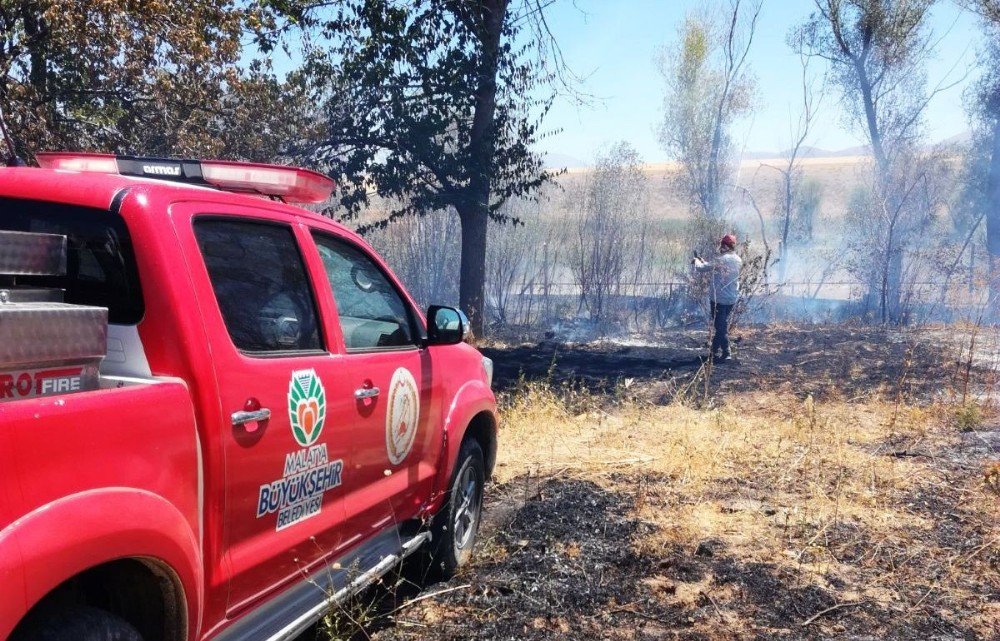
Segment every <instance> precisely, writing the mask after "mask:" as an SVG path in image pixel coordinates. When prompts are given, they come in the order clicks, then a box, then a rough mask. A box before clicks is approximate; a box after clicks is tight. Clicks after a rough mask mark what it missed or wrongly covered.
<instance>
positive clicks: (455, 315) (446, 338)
mask: <svg viewBox="0 0 1000 641" xmlns="http://www.w3.org/2000/svg"><path fill="white" fill-rule="evenodd" d="M468 337H469V319H468V318H466V316H465V314H463V313H462V312H461V310H458V309H455V308H454V307H444V306H442V305H431V306H430V308H429V309H428V310H427V344H428V345H455V344H456V343H461V342H462V341H464V340H465V339H466V338H468Z"/></svg>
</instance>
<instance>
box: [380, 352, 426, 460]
mask: <svg viewBox="0 0 1000 641" xmlns="http://www.w3.org/2000/svg"><path fill="white" fill-rule="evenodd" d="M387 410H388V411H387V412H386V417H385V449H386V452H387V453H388V454H389V461H390V462H391V463H392V464H393V465H399V464H400V463H402V462H403V459H405V458H406V457H407V456H408V455H409V453H410V450H412V449H413V441H414V440H416V437H417V421H418V420H419V419H420V397H419V396H418V395H417V381H415V380H414V379H413V374H411V373H410V372H409V370H407V369H404V368H402V367H400V368H399V369H397V370H396V372H395V373H394V374H393V375H392V382H390V383H389V405H388V408H387Z"/></svg>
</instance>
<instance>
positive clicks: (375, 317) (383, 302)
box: [313, 234, 415, 350]
mask: <svg viewBox="0 0 1000 641" xmlns="http://www.w3.org/2000/svg"><path fill="white" fill-rule="evenodd" d="M313 237H314V239H315V240H316V246H317V247H318V248H319V254H320V256H321V257H322V259H323V266H324V267H325V268H326V274H327V277H328V278H329V280H330V286H331V287H332V288H333V297H334V299H335V300H336V302H337V313H338V316H339V318H340V328H341V331H342V332H343V334H344V344H345V347H346V348H347V349H348V350H369V349H378V348H393V347H396V348H398V347H408V346H412V345H414V344H415V341H414V338H413V337H414V333H413V325H412V321H411V317H410V313H409V311H408V308H407V305H406V303H404V302H403V298H402V297H401V296H400V295H399V292H397V291H396V288H395V287H393V285H392V283H391V282H390V281H389V279H388V278H386V276H385V274H383V273H382V270H380V269H379V268H378V266H376V265H375V263H374V262H372V260H371V259H370V258H368V256H366V255H365V254H364V252H362V251H361V250H360V249H357V248H356V247H353V246H351V245H349V244H347V243H345V242H343V241H339V240H335V239H333V238H330V237H328V236H323V235H319V234H314V236H313Z"/></svg>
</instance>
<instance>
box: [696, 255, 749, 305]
mask: <svg viewBox="0 0 1000 641" xmlns="http://www.w3.org/2000/svg"><path fill="white" fill-rule="evenodd" d="M694 268H695V269H697V270H698V271H700V272H708V271H710V272H712V283H711V285H710V287H711V289H710V290H709V296H710V297H711V299H712V302H714V303H718V304H719V305H735V304H736V301H737V300H739V297H740V269H742V268H743V261H742V260H741V259H740V257H739V256H737V255H736V252H726V253H725V254H722V255H721V256H719V257H718V258H716V259H715V260H713V261H711V262H706V261H703V260H702V259H700V258H695V259H694Z"/></svg>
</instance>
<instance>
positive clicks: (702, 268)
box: [691, 258, 714, 272]
mask: <svg viewBox="0 0 1000 641" xmlns="http://www.w3.org/2000/svg"><path fill="white" fill-rule="evenodd" d="M691 264H692V265H694V268H695V270H697V271H699V272H710V271H712V267H714V265H712V263H707V262H705V261H703V260H702V259H700V258H695V259H694V260H693V261H691Z"/></svg>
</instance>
